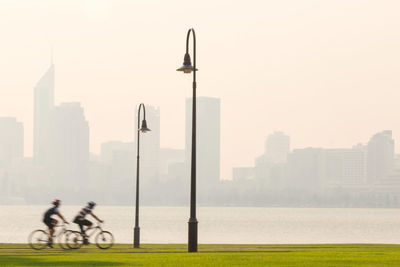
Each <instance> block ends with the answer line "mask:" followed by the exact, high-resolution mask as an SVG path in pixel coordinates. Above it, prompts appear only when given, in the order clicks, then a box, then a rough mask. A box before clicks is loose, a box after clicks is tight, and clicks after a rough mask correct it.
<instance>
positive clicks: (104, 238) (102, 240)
mask: <svg viewBox="0 0 400 267" xmlns="http://www.w3.org/2000/svg"><path fill="white" fill-rule="evenodd" d="M95 240H96V245H97V247H98V248H100V249H109V248H111V247H112V245H113V244H114V237H113V235H112V234H111V233H110V232H108V231H101V232H100V233H98V234H97V235H96V239H95Z"/></svg>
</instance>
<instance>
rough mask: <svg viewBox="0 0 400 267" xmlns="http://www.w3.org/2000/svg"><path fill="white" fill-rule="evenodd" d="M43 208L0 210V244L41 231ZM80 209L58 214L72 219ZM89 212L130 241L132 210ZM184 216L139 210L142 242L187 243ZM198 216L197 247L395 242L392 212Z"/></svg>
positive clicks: (398, 225)
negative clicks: (37, 230)
mask: <svg viewBox="0 0 400 267" xmlns="http://www.w3.org/2000/svg"><path fill="white" fill-rule="evenodd" d="M47 208H48V207H47V206H0V243H26V242H27V237H28V235H29V233H30V232H31V231H32V230H34V229H38V228H44V224H43V223H42V222H41V220H42V215H43V213H44V211H45V210H46V209H47ZM80 209H81V207H79V206H62V207H61V208H60V211H61V213H62V214H63V215H65V217H66V218H67V220H72V218H73V217H74V215H75V214H76V213H77V212H78V211H79V210H80ZM94 213H95V214H96V215H97V216H98V217H100V218H101V219H103V220H105V224H104V229H105V230H109V231H111V232H112V233H113V234H114V237H115V239H116V242H117V243H132V240H133V237H132V235H133V222H134V209H133V207H128V206H98V207H96V209H95V210H94ZM188 217H189V208H187V207H142V208H141V209H140V228H141V242H142V243H186V242H187V221H188ZM197 218H198V221H199V243H224V244H229V243H238V244H239V243H242V244H296V243H314V244H316V243H397V244H399V243H400V210H397V209H336V208H326V209H320V208H261V207H260V208H258V207H257V208H251V207H198V210H197ZM89 219H91V218H90V215H89ZM93 220H94V219H93ZM70 228H73V229H77V226H76V225H74V224H71V227H70Z"/></svg>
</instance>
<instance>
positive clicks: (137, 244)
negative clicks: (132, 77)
mask: <svg viewBox="0 0 400 267" xmlns="http://www.w3.org/2000/svg"><path fill="white" fill-rule="evenodd" d="M142 107H143V120H142V127H140V110H141V108H142ZM148 131H151V130H150V129H149V128H147V122H146V109H145V107H144V104H143V103H140V105H139V108H138V126H137V157H136V208H135V228H134V229H133V247H135V248H139V247H140V228H139V148H140V146H139V144H140V142H139V137H140V132H142V133H147V132H148Z"/></svg>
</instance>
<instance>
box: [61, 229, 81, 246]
mask: <svg viewBox="0 0 400 267" xmlns="http://www.w3.org/2000/svg"><path fill="white" fill-rule="evenodd" d="M65 243H66V244H67V247H69V248H70V249H78V248H81V247H82V245H83V236H82V235H81V233H80V232H78V231H67V233H65Z"/></svg>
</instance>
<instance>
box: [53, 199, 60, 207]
mask: <svg viewBox="0 0 400 267" xmlns="http://www.w3.org/2000/svg"><path fill="white" fill-rule="evenodd" d="M60 203H61V200H59V199H54V200H53V202H51V204H53V205H55V206H58V205H60Z"/></svg>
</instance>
